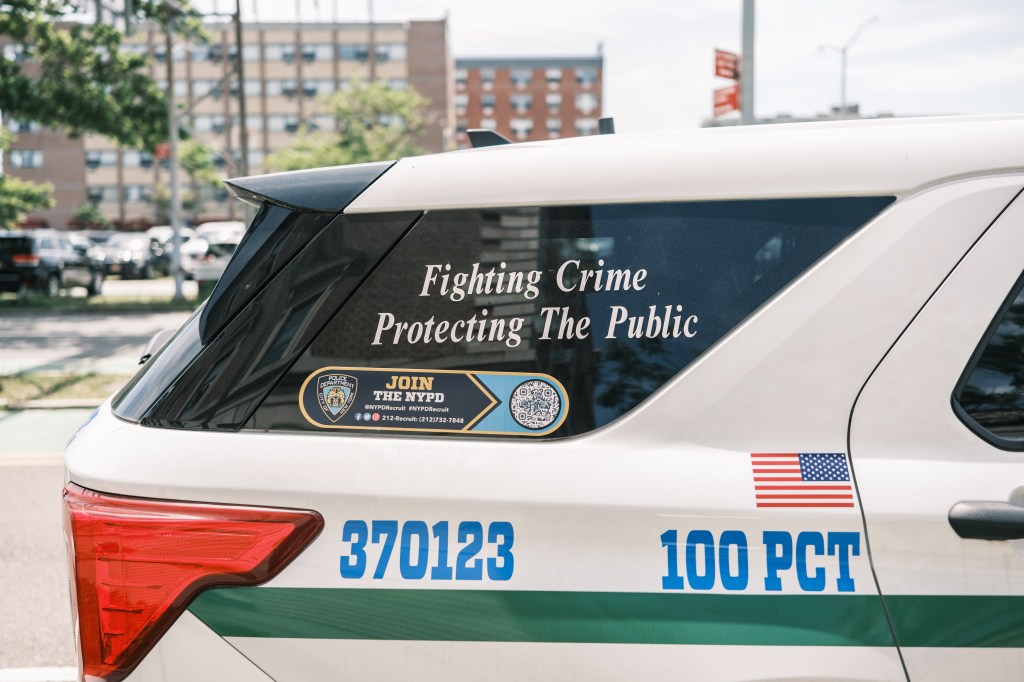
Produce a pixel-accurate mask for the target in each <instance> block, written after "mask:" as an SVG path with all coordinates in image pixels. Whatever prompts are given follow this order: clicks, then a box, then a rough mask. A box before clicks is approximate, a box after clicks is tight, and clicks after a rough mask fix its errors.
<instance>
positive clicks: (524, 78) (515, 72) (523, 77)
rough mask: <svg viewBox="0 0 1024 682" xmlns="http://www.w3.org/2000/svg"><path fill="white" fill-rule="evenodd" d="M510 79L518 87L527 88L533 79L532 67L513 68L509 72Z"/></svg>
mask: <svg viewBox="0 0 1024 682" xmlns="http://www.w3.org/2000/svg"><path fill="white" fill-rule="evenodd" d="M508 79H509V80H510V81H512V85H514V86H516V87H517V88H525V87H526V86H527V85H529V84H530V81H531V80H532V79H533V71H531V70H530V69H512V70H511V71H509V72H508Z"/></svg>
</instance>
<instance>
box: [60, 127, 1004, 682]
mask: <svg viewBox="0 0 1024 682" xmlns="http://www.w3.org/2000/svg"><path fill="white" fill-rule="evenodd" d="M1013 140H1017V141H1018V142H1017V143H1013V142H1012V141H1013ZM1021 140H1024V117H982V118H966V119H924V120H907V119H896V120H880V121H856V122H853V121H845V122H836V123H813V124H793V125H772V126H746V127H743V128H736V129H724V128H720V129H710V130H700V131H685V132H681V133H659V134H645V135H601V136H594V137H586V138H579V139H571V140H557V141H551V142H538V143H534V142H530V143H524V144H516V145H509V146H491V147H487V148H482V149H476V150H472V151H465V152H463V151H458V152H451V153H445V154H437V155H431V156H421V157H416V158H412V159H402V160H399V161H397V162H385V163H375V164H364V165H359V166H348V167H340V168H330V169H321V170H310V171H301V172H298V173H287V174H279V175H266V176H259V177H251V178H242V179H238V180H234V181H231V182H230V183H229V184H230V186H231V187H232V191H233V192H234V193H235V194H236V195H237V196H239V197H241V198H244V199H245V200H247V201H250V202H252V203H254V204H258V205H259V209H258V212H257V214H256V217H255V219H254V221H253V224H252V225H251V227H250V228H249V230H248V231H247V232H246V234H245V237H244V238H243V240H242V241H241V243H240V244H239V246H238V248H237V250H236V252H235V254H234V256H233V258H232V259H231V261H230V262H229V263H228V265H227V268H226V270H225V271H224V274H223V276H222V277H221V278H220V281H219V282H218V283H217V286H216V287H215V288H214V290H213V293H212V295H211V296H210V298H209V299H208V300H207V301H206V303H205V305H204V306H203V307H202V308H200V309H199V310H198V311H197V312H196V313H195V314H194V315H193V316H192V317H191V318H190V319H189V320H188V321H187V322H186V323H185V324H184V325H183V326H182V328H181V329H180V330H179V331H178V332H177V333H176V334H175V335H174V336H173V337H172V338H171V339H170V340H169V341H167V342H166V343H165V344H163V347H162V349H160V350H155V348H156V346H158V345H160V344H158V343H154V344H153V348H152V349H150V351H147V352H154V351H155V354H153V355H152V357H151V359H149V360H148V361H147V362H146V363H145V364H144V365H143V366H142V368H141V370H140V372H139V373H138V375H137V376H136V377H135V378H134V379H133V380H132V381H130V382H129V383H128V384H127V385H126V387H125V388H124V389H123V390H121V391H120V392H119V393H118V394H117V395H116V396H115V397H114V398H113V399H112V400H110V401H108V402H107V403H105V404H104V405H103V406H102V407H100V408H99V409H98V410H97V411H96V413H95V414H94V415H93V416H92V417H91V418H90V420H89V421H88V423H87V424H86V425H84V426H83V427H82V428H81V430H80V431H79V432H78V434H77V435H76V436H75V438H74V439H73V440H72V441H71V443H70V444H69V446H68V448H67V451H66V454H65V466H66V479H65V480H66V482H67V485H66V488H65V491H64V505H65V519H66V521H65V528H66V533H67V546H68V548H69V553H70V554H69V556H70V565H71V566H72V575H71V585H72V588H73V594H74V598H73V604H74V614H75V619H74V622H75V623H76V626H77V628H78V633H79V642H80V651H81V657H82V670H83V674H84V675H85V676H86V678H87V679H97V678H100V677H103V678H105V679H108V680H110V679H122V678H125V679H128V680H131V681H133V682H138V681H146V680H200V681H201V680H223V679H231V680H266V679H274V680H278V681H279V682H290V681H293V680H339V679H356V680H403V679H427V680H462V681H468V680H481V679H486V680H539V679H544V680H588V681H590V680H634V679H635V680H701V681H703V680H715V681H716V682H725V681H732V680H736V681H738V680H831V681H837V680H851V679H856V680H859V681H861V682H863V681H867V680H907V679H909V680H911V681H917V680H927V681H929V682H934V681H938V682H953V681H956V682H960V681H962V680H985V681H986V682H991V681H1011V680H1012V681H1016V680H1019V679H1020V678H1021V675H1022V670H1024V663H1022V653H1021V652H1022V649H1021V647H1022V645H1024V597H1022V596H1021V595H1024V549H1022V548H1024V379H1022V377H1024V352H1022V348H1024V196H1022V192H1024V145H1022V144H1021V143H1020V141H1021ZM869 540H870V545H869ZM197 652H199V653H197ZM200 653H201V655H200Z"/></svg>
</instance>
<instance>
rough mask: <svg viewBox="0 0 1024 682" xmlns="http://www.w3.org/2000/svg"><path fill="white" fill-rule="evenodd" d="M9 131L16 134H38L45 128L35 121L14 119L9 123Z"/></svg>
mask: <svg viewBox="0 0 1024 682" xmlns="http://www.w3.org/2000/svg"><path fill="white" fill-rule="evenodd" d="M7 129H8V130H10V131H11V132H12V133H14V134H18V133H38V132H39V131H40V130H42V129H43V127H42V126H41V125H39V124H38V123H36V122H35V121H19V120H18V119H16V118H12V119H9V120H8V121H7Z"/></svg>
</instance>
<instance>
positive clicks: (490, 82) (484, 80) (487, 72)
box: [480, 69, 494, 90]
mask: <svg viewBox="0 0 1024 682" xmlns="http://www.w3.org/2000/svg"><path fill="white" fill-rule="evenodd" d="M480 84H481V85H482V86H483V87H484V88H486V89H488V90H490V89H491V88H493V87H494V69H480Z"/></svg>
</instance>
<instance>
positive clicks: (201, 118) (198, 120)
mask: <svg viewBox="0 0 1024 682" xmlns="http://www.w3.org/2000/svg"><path fill="white" fill-rule="evenodd" d="M193 126H195V129H196V132H197V133H223V132H224V115H223V114H197V115H196V116H195V118H194V119H193Z"/></svg>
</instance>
